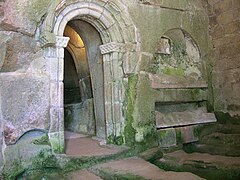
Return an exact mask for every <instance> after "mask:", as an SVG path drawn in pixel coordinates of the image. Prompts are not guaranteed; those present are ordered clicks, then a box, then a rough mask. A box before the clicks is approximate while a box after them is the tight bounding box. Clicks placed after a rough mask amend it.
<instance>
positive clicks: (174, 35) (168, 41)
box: [152, 29, 206, 82]
mask: <svg viewBox="0 0 240 180" xmlns="http://www.w3.org/2000/svg"><path fill="white" fill-rule="evenodd" d="M205 69H206V68H205V67H204V62H203V60H202V57H201V52H200V50H199V48H198V45H197V44H196V42H195V41H194V39H193V38H192V37H191V36H190V35H189V34H188V33H187V32H186V31H184V30H181V29H172V30H169V31H167V32H166V33H164V35H163V36H162V37H161V38H160V39H159V41H158V44H157V46H156V53H155V57H154V64H153V66H152V72H153V73H154V74H159V75H163V76H165V75H166V76H175V77H182V79H184V78H185V80H186V81H195V82H197V81H201V82H202V81H206V70H205Z"/></svg>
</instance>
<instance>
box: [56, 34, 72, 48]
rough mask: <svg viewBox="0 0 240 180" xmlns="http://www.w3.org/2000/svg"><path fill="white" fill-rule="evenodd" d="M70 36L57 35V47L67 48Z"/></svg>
mask: <svg viewBox="0 0 240 180" xmlns="http://www.w3.org/2000/svg"><path fill="white" fill-rule="evenodd" d="M69 40H70V38H69V37H64V36H56V47H59V48H65V47H67V45H68V41H69Z"/></svg>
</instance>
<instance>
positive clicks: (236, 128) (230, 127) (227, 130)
mask: <svg viewBox="0 0 240 180" xmlns="http://www.w3.org/2000/svg"><path fill="white" fill-rule="evenodd" d="M216 131H217V132H220V133H224V134H240V125H235V124H217V129H216Z"/></svg>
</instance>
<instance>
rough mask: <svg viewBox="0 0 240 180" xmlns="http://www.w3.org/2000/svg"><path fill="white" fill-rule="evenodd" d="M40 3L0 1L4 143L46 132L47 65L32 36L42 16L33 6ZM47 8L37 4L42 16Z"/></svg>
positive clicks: (46, 5)
mask: <svg viewBox="0 0 240 180" xmlns="http://www.w3.org/2000/svg"><path fill="white" fill-rule="evenodd" d="M39 2H40V1H39ZM39 2H37V1H34V2H33V1H31V2H30V1H17V2H16V1H11V0H7V1H1V2H0V92H1V95H0V96H1V98H0V99H1V104H2V106H1V111H0V112H1V124H0V125H1V126H0V127H1V130H0V132H2V133H1V134H3V136H4V140H5V142H6V144H14V143H16V141H17V140H18V139H19V138H20V137H21V136H22V135H23V134H24V133H26V132H27V131H30V130H34V129H41V130H48V129H49V75H48V73H47V69H48V63H47V62H46V59H44V57H43V51H42V49H41V48H40V46H39V44H38V42H37V41H36V39H35V37H34V36H35V35H36V34H37V33H36V29H37V26H38V23H39V21H40V19H41V16H42V15H41V14H42V12H41V13H40V14H38V12H37V11H38V10H37V8H38V7H36V6H37V5H36V4H35V5H34V3H39ZM41 2H42V1H41ZM38 5H39V4H38ZM32 6H33V7H32ZM43 6H44V7H45V8H43ZM26 7H29V9H27V10H26ZM47 7H48V4H47V2H46V1H44V2H42V4H41V6H40V5H39V8H40V9H41V8H43V9H44V10H43V11H44V12H45V13H46V9H47ZM31 10H33V11H36V14H35V13H34V14H35V15H37V14H38V15H37V16H38V18H37V17H36V18H34V16H31V12H30V11H31ZM41 11H42V10H41ZM39 17H40V19H39Z"/></svg>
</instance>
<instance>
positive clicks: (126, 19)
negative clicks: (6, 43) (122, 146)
mask: <svg viewBox="0 0 240 180" xmlns="http://www.w3.org/2000/svg"><path fill="white" fill-rule="evenodd" d="M125 8H126V6H125V5H124V4H123V3H120V2H118V3H116V2H114V1H108V2H105V3H103V1H102V0H95V1H94V2H85V1H81V2H79V1H77V2H75V1H73V2H69V3H67V4H64V3H59V4H55V5H54V8H52V11H50V12H49V14H48V16H47V17H46V19H45V21H44V23H43V26H42V28H41V34H40V38H39V41H40V44H41V46H42V48H44V57H45V58H46V59H47V60H48V62H49V75H50V81H51V85H50V86H51V87H50V94H51V98H50V127H49V133H48V135H49V140H50V142H51V145H52V148H53V151H54V152H56V153H63V152H64V148H65V144H64V108H63V79H64V78H63V74H64V73H63V71H64V67H63V64H64V63H63V62H64V48H65V47H67V44H68V41H69V37H65V36H64V30H65V28H66V25H67V24H68V23H69V22H70V23H71V22H73V21H76V22H77V21H79V20H81V21H83V22H87V23H88V25H91V27H92V28H93V29H94V30H95V33H97V34H98V36H97V37H98V39H100V41H99V44H98V43H96V41H92V40H94V37H95V36H92V34H90V33H88V30H87V31H81V29H79V28H78V26H74V24H75V23H73V24H71V27H73V28H74V29H75V30H76V32H77V33H78V34H79V35H80V36H81V37H82V38H83V41H84V42H85V44H86V46H88V47H92V48H87V49H88V51H87V56H88V58H89V61H90V59H93V60H94V59H97V58H96V57H94V53H91V52H95V50H96V49H97V50H98V51H97V52H99V49H100V50H101V52H99V54H100V56H102V59H103V60H102V64H101V63H95V65H96V66H94V67H90V65H89V67H90V71H91V69H92V70H93V71H94V69H95V68H97V67H98V66H100V65H101V67H102V68H103V76H99V75H97V76H99V77H103V79H104V81H97V82H96V83H94V80H92V84H96V86H94V87H92V89H93V90H94V91H95V93H100V92H101V91H98V89H99V88H100V87H101V86H103V87H102V89H103V96H102V97H101V98H102V101H99V102H103V106H102V105H98V104H97V103H96V102H95V103H94V105H95V107H94V108H95V109H98V108H103V110H104V111H101V110H99V111H97V112H95V114H97V113H98V112H104V115H105V117H104V118H105V119H104V118H103V119H99V121H98V120H96V127H98V129H96V135H97V137H100V138H102V137H103V138H104V139H105V140H106V141H107V142H111V140H114V139H121V140H122V142H124V135H123V134H124V128H125V120H126V113H125V112H126V100H127V97H126V96H125V95H126V93H125V92H126V90H127V76H128V75H129V74H132V73H134V69H135V68H133V67H132V66H131V62H130V61H131V59H137V58H138V53H135V52H137V51H139V49H140V47H141V46H140V44H141V43H140V42H141V41H140V37H139V33H138V31H137V29H136V26H135V25H134V23H133V21H132V20H131V18H130V16H129V14H128V13H127V11H125ZM75 25H76V24H75ZM84 33H88V35H87V34H84ZM89 37H92V40H91V39H89ZM92 42H93V43H92ZM88 43H89V44H88ZM91 43H92V45H91ZM91 54H92V55H93V57H92V58H90V56H89V55H91ZM130 56H131V58H130ZM73 58H74V57H73ZM98 62H99V61H98ZM56 67H57V68H56ZM90 73H91V72H90ZM98 82H103V83H104V84H102V85H101V84H100V85H99V84H98ZM94 91H93V96H94ZM100 94H102V93H100ZM97 96H99V97H100V96H101V95H97ZM99 99H100V98H99ZM96 107H97V108H96ZM100 115H101V113H100ZM97 117H103V116H98V115H97ZM98 123H99V124H98ZM106 127H107V128H106Z"/></svg>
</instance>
